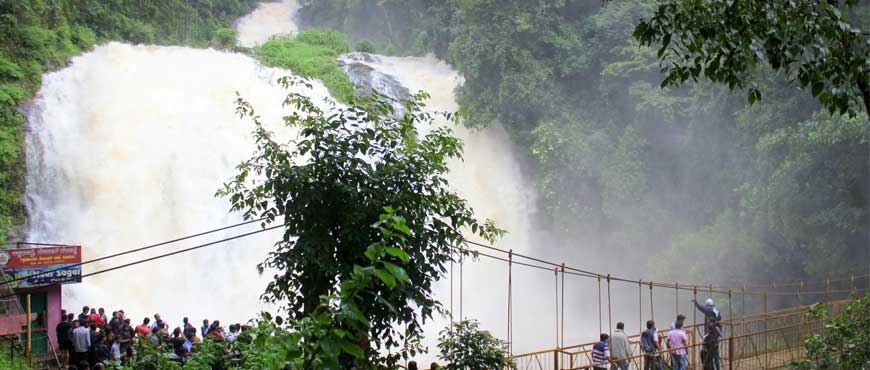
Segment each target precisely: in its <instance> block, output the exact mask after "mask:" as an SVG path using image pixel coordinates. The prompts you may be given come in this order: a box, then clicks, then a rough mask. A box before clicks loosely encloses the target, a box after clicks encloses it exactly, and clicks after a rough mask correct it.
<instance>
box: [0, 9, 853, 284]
mask: <svg viewBox="0 0 870 370" xmlns="http://www.w3.org/2000/svg"><path fill="white" fill-rule="evenodd" d="M254 4H255V2H254V1H251V0H244V1H238V0H221V1H208V2H195V3H191V2H183V1H171V2H161V3H159V4H158V3H152V2H139V1H113V2H101V1H83V2H82V1H78V2H73V1H33V2H17V1H5V2H3V3H2V4H0V16H2V17H3V19H4V22H3V26H2V29H0V100H2V102H0V154H2V155H0V184H2V185H3V186H0V239H6V232H7V231H9V230H15V226H16V225H21V224H23V222H24V220H25V214H24V210H23V207H22V205H21V191H22V188H23V185H22V184H23V176H24V152H23V144H22V143H23V134H22V126H23V120H24V119H23V116H22V115H21V114H20V113H19V111H18V108H19V105H20V104H21V103H22V102H25V101H27V99H28V98H29V97H30V96H32V94H33V93H34V92H35V91H36V89H37V88H38V87H39V83H40V78H41V75H42V73H44V72H46V71H51V70H55V69H57V68H60V67H62V66H63V65H65V63H66V62H67V60H68V59H69V58H70V57H71V56H74V55H77V54H79V53H81V52H82V51H84V50H88V49H89V48H90V47H92V46H93V45H95V44H97V43H100V42H105V41H107V40H124V41H129V42H136V43H154V44H178V45H190V46H196V47H207V46H214V47H228V46H231V45H232V38H233V33H232V30H231V29H229V28H228V27H229V26H230V25H231V22H232V20H233V19H235V18H237V17H238V16H240V15H241V14H244V13H245V12H247V11H250V10H251V9H252V8H253V6H254ZM654 10H655V6H654V4H652V3H649V2H644V1H638V0H621V1H614V2H607V3H601V2H589V1H568V0H563V1H544V0H541V1H500V2H495V1H482V0H412V1H375V0H363V1H356V0H323V1H314V0H304V1H302V8H301V10H300V14H299V17H300V21H301V22H302V23H303V24H304V25H306V26H307V27H309V28H310V27H315V26H316V27H317V28H332V29H335V30H338V31H341V32H344V33H346V34H348V35H349V36H350V37H351V39H352V43H353V44H354V45H355V48H356V49H358V50H365V51H375V52H378V53H383V54H393V55H422V54H425V53H429V52H432V53H434V54H435V55H436V56H438V57H439V58H442V59H444V60H447V61H448V62H449V63H451V64H452V65H454V66H455V67H456V68H457V69H458V70H459V71H460V72H461V74H462V75H463V77H464V79H465V83H464V84H463V85H462V86H461V88H460V89H459V91H457V94H458V97H459V100H460V102H461V106H462V110H463V113H464V114H465V115H466V117H467V120H466V123H467V124H470V125H474V126H485V125H488V124H491V123H492V122H498V123H500V124H502V125H504V126H505V127H506V128H507V129H508V130H509V132H510V133H511V135H512V138H513V139H514V141H515V142H516V143H517V144H518V146H519V148H520V149H521V150H522V155H523V157H524V159H525V162H524V163H525V170H526V172H527V173H528V175H529V176H530V177H531V178H533V179H534V182H535V185H536V188H537V190H538V193H539V195H540V208H541V209H540V212H538V214H539V216H540V217H539V218H540V220H539V222H538V225H536V227H538V228H540V229H542V230H543V232H546V233H549V234H552V235H556V236H557V237H554V240H569V241H572V242H571V243H570V244H572V245H594V246H596V250H598V251H600V253H602V257H604V259H606V260H609V261H612V263H613V264H614V265H632V266H644V267H645V268H648V269H651V270H653V272H654V274H655V276H657V278H662V279H670V278H677V277H686V276H688V277H693V278H697V279H698V280H699V281H700V280H703V281H727V280H733V281H743V280H746V279H750V280H751V279H752V278H757V279H772V280H790V279H795V278H798V279H799V278H812V277H819V276H827V275H848V274H851V273H858V272H863V266H861V264H855V263H850V261H855V260H856V258H857V260H862V261H863V260H866V259H867V258H868V256H867V248H866V245H867V244H868V243H870V238H868V231H867V227H866V226H867V222H868V216H867V208H868V191H867V189H868V180H867V179H868V165H867V158H868V145H867V139H868V125H867V124H866V118H865V117H864V116H862V115H852V116H850V115H848V114H843V115H841V114H831V113H829V112H828V111H827V110H826V109H824V106H823V104H821V103H819V101H818V100H817V99H815V98H814V97H813V96H812V95H813V94H810V93H809V92H808V91H803V90H801V89H800V88H799V87H798V86H795V85H793V84H788V83H787V82H786V81H785V78H784V77H783V73H780V72H777V71H775V70H773V69H771V68H765V67H763V66H762V67H760V68H758V71H757V73H755V74H753V75H752V76H750V77H751V80H752V81H753V86H754V87H755V88H757V90H758V93H760V96H761V97H762V99H761V100H760V101H758V102H755V104H749V103H748V102H747V98H746V94H745V93H744V92H743V91H740V90H739V89H738V90H734V91H732V90H730V89H729V88H728V87H724V86H721V85H719V84H714V83H711V82H707V81H705V80H704V79H701V80H699V81H698V82H695V83H690V84H686V85H682V86H671V87H667V88H665V89H660V88H659V85H660V84H661V82H662V79H663V78H664V75H663V74H662V73H661V72H660V64H659V61H658V60H657V58H656V50H655V49H654V48H651V47H645V46H641V45H640V44H639V43H638V42H637V41H636V40H635V39H634V38H632V33H633V31H634V29H635V26H636V25H637V23H638V21H639V20H640V19H643V18H648V17H650V16H651V15H652V14H653V12H654ZM853 13H854V14H852V16H853V19H854V20H855V22H859V23H860V24H864V23H866V22H870V15H868V13H867V8H866V7H860V6H859V7H857V8H854V9H853ZM309 34H310V35H313V37H318V36H319V35H322V34H320V33H313V34H311V33H309ZM326 35H327V36H329V37H332V39H330V41H329V42H330V43H332V45H327V44H326V43H323V42H322V40H320V41H317V40H315V41H314V43H315V44H316V43H318V42H320V44H319V45H324V46H323V47H320V46H318V47H319V49H318V48H311V47H308V46H302V47H300V45H307V44H305V43H304V42H301V41H299V40H298V39H283V40H274V41H272V42H270V43H267V44H266V45H264V46H263V47H261V48H258V49H257V50H256V51H255V54H256V55H257V56H258V57H259V58H260V59H261V60H263V61H264V63H266V64H269V65H274V66H282V67H290V68H293V69H294V70H297V69H298V70H300V71H301V72H302V73H303V75H308V76H312V77H319V78H322V79H324V80H325V81H326V82H327V85H328V86H330V88H331V89H332V90H333V93H335V94H336V96H338V97H339V98H340V99H342V100H346V99H347V96H348V95H349V93H350V92H349V89H350V87H349V82H348V81H347V79H346V77H345V76H343V75H341V73H340V71H339V70H338V69H337V68H335V67H334V66H332V65H329V63H324V62H323V60H326V61H327V62H328V61H329V60H332V59H334V57H335V56H336V55H337V53H340V52H344V51H346V46H342V45H341V43H342V42H341V41H340V40H338V39H336V38H335V35H331V34H329V33H326ZM303 36H304V33H303ZM309 41H311V40H309ZM335 45H338V46H335ZM297 51H304V53H301V54H300V53H297ZM318 58H319V59H318ZM324 58H325V59H324ZM312 61H314V62H312ZM309 62H311V63H309ZM564 248H572V246H571V245H565V246H564ZM639 248H640V249H642V250H644V251H645V253H642V254H641V253H628V252H629V251H633V250H638V249H639ZM729 261H731V262H736V261H740V262H741V263H740V264H739V266H741V267H742V268H741V269H733V268H725V266H729V265H731V263H726V262H729ZM689 262H690V263H689ZM677 266H680V267H678V268H677ZM759 271H764V272H765V273H764V275H763V276H752V275H753V274H758V272H759Z"/></svg>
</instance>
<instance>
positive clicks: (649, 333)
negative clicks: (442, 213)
mask: <svg viewBox="0 0 870 370" xmlns="http://www.w3.org/2000/svg"><path fill="white" fill-rule="evenodd" d="M692 302H693V303H694V304H695V306H696V307H697V309H698V310H699V311H701V312H702V313H703V314H704V337H703V345H702V349H701V361H702V363H703V366H704V370H720V369H721V365H720V358H719V339H720V337H721V335H722V325H721V323H720V321H721V320H722V316H721V314H720V313H719V310H718V308H716V305H715V304H714V303H713V300H712V299H707V300H706V302H705V303H704V304H703V305H701V304H699V303H698V302H696V301H695V300H692ZM61 314H62V321H61V322H60V324H58V325H57V328H56V330H57V338H58V346H59V349H60V355H61V362H62V364H63V365H62V366H63V369H66V370H103V369H105V368H106V366H108V364H109V362H110V361H112V362H113V363H122V364H123V363H127V362H128V361H129V360H130V359H132V358H133V356H135V350H134V343H135V341H137V340H138V341H140V343H142V344H148V343H150V344H151V345H153V347H155V348H160V349H165V350H167V351H168V352H170V353H169V355H168V357H169V359H170V360H174V361H178V362H181V363H184V362H185V361H186V360H187V358H189V357H190V355H191V353H192V352H193V351H194V346H196V345H197V343H201V342H202V341H203V340H204V339H206V338H207V339H213V340H221V341H227V342H229V343H233V342H235V341H236V340H237V339H238V338H239V335H240V334H241V332H242V331H243V330H244V329H245V327H243V326H242V325H241V324H238V323H237V324H233V325H230V326H229V330H225V329H224V328H223V327H222V326H221V323H220V321H218V320H215V321H213V322H211V323H209V320H203V321H202V326H201V327H200V328H199V329H197V328H196V327H194V325H193V324H191V323H190V321H189V320H188V318H187V317H185V318H184V319H183V320H182V321H183V322H182V325H181V326H178V327H176V328H175V329H173V330H172V331H171V332H170V330H169V328H170V326H169V324H167V323H166V322H165V321H164V320H163V319H162V318H161V316H160V314H159V313H158V314H154V319H153V320H152V319H151V318H149V317H146V318H144V319H143V320H142V323H141V324H138V325H135V326H134V325H133V323H132V322H131V321H130V319H129V318H127V317H126V315H125V313H124V310H118V311H115V312H112V315H111V317H109V316H107V315H106V312H105V310H104V309H103V308H102V307H101V308H99V309H94V308H90V307H88V306H85V307H83V308H82V312H81V313H79V314H78V316H76V315H75V314H72V313H70V314H67V312H66V310H63V311H61ZM685 320H686V316H685V315H682V314H679V315H677V317H676V320H674V322H673V323H671V328H670V331H668V333H667V335H666V336H665V337H664V338H660V336H659V331H658V330H657V329H656V324H655V322H654V321H652V320H650V321H647V322H646V330H644V331H643V332H642V333H641V336H640V348H641V351H642V352H643V359H644V361H643V362H644V370H663V365H662V354H663V352H665V351H664V350H663V348H664V347H663V346H662V344H666V345H667V348H668V350H667V352H669V353H670V359H671V368H672V369H673V370H685V369H686V368H687V366H688V359H687V354H688V348H689V337H688V335H687V334H686V332H685V330H684V325H685ZM599 339H600V340H599V341H598V342H597V343H595V345H593V347H592V353H591V354H592V362H593V366H594V367H593V369H595V370H607V369H608V367H609V368H610V370H617V369H618V370H628V367H629V359H630V358H631V357H632V356H633V355H632V353H631V347H630V346H629V341H628V336H626V334H625V324H623V323H621V322H619V323H617V324H616V330H614V331H613V335H612V336H611V335H608V334H605V333H602V334H601V335H600V338H599ZM663 342H664V343H663ZM407 368H408V370H417V364H416V362H413V361H411V362H410V363H408V366H407ZM430 369H439V366H438V364H437V363H432V364H431V365H430Z"/></svg>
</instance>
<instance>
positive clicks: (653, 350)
mask: <svg viewBox="0 0 870 370" xmlns="http://www.w3.org/2000/svg"><path fill="white" fill-rule="evenodd" d="M640 349H641V350H642V351H643V353H644V354H645V356H644V361H643V363H644V365H643V369H644V370H662V369H663V366H662V359H661V358H660V357H659V350H660V348H659V333H658V332H657V331H656V323H655V321H652V320H649V321H647V322H646V330H645V331H644V332H643V333H641V334H640ZM653 364H655V365H653Z"/></svg>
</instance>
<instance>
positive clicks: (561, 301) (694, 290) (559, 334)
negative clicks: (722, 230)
mask: <svg viewBox="0 0 870 370" xmlns="http://www.w3.org/2000/svg"><path fill="white" fill-rule="evenodd" d="M464 243H465V247H463V248H459V251H460V252H462V253H463V254H466V253H471V254H474V255H475V256H479V257H485V258H489V259H493V260H498V261H502V262H506V263H507V265H508V277H507V278H508V287H507V289H508V292H507V295H508V302H507V328H508V329H507V338H506V339H507V342H508V343H509V345H508V353H509V355H510V356H511V357H512V358H522V357H523V356H533V357H534V356H536V355H540V354H546V353H556V354H558V353H559V351H562V350H565V349H568V348H573V347H577V346H568V347H566V346H565V312H566V311H565V307H564V306H565V293H564V290H565V276H566V275H568V276H577V277H583V278H590V279H594V280H595V282H596V283H597V290H598V323H599V324H598V326H599V333H605V332H607V333H611V335H612V332H611V330H612V327H613V312H612V304H611V298H612V284H613V283H615V282H619V283H627V284H635V285H637V287H638V324H639V327H641V328H642V327H643V326H642V323H643V311H644V309H643V306H644V303H643V289H644V288H645V287H646V288H648V289H649V302H648V304H649V314H650V316H649V317H650V318H653V317H655V310H654V307H655V304H654V294H653V291H654V288H659V289H667V290H673V292H674V297H675V304H674V307H675V315H676V314H677V313H679V302H680V298H679V297H680V292H681V291H689V292H691V295H692V298H693V300H697V297H698V294H699V293H702V294H703V293H706V294H708V295H709V296H711V297H712V296H713V295H715V294H719V295H726V296H727V304H728V311H727V312H728V316H733V312H734V311H733V309H734V308H733V303H734V302H733V299H734V297H735V296H736V297H740V298H741V302H740V304H741V313H743V314H744V315H745V313H746V308H745V306H746V300H747V297H755V298H757V299H763V305H764V313H762V314H761V315H762V316H763V317H768V316H769V312H768V298H769V297H771V298H780V299H783V298H789V297H792V298H796V299H797V304H796V306H797V307H798V308H805V307H806V306H804V305H803V298H804V297H811V298H815V299H813V300H814V301H828V300H830V297H832V296H835V297H836V296H839V295H843V294H851V295H855V294H858V293H859V292H865V293H866V291H867V289H863V288H858V284H857V281H858V280H860V279H867V280H868V284H870V274H864V275H858V276H855V275H853V276H849V277H838V278H833V279H832V278H826V279H823V280H813V281H804V280H801V281H795V282H786V283H770V284H757V283H754V284H749V283H743V284H738V285H714V284H706V285H702V284H685V283H682V284H681V283H679V282H677V283H673V284H669V283H667V284H666V283H655V282H653V281H652V280H643V279H629V278H626V277H621V276H614V275H611V274H604V273H597V272H593V271H588V270H585V269H580V268H576V267H573V266H569V265H567V264H566V263H565V262H554V261H548V260H546V259H542V258H538V257H533V256H529V255H524V254H519V253H516V252H514V251H513V250H504V249H501V248H498V247H495V246H491V245H487V244H483V243H478V242H474V241H469V240H465V241H464ZM473 247H479V248H484V249H488V250H490V251H493V252H497V253H495V254H492V253H485V252H483V251H481V250H480V249H479V248H478V249H472V248H473ZM498 253H501V254H502V255H506V256H505V257H506V258H505V257H501V256H498V255H496V254H498ZM517 259H522V260H523V261H518V260H517ZM459 263H460V266H462V264H463V258H462V257H460V258H459ZM513 265H518V266H523V267H528V268H532V269H537V270H541V271H550V272H554V274H555V275H556V279H555V286H556V289H555V290H556V297H555V301H556V310H555V322H556V335H555V337H556V342H555V343H556V347H555V349H550V350H544V351H539V352H532V353H526V354H521V355H514V353H513V343H514V338H513V334H514V325H513V313H514V310H513V307H512V305H513V268H512V267H513ZM460 271H462V270H461V267H460ZM560 274H561V278H560V276H559V275H560ZM453 279H454V277H453V274H452V273H451V275H450V281H451V283H450V284H451V307H450V312H453V308H454V307H453V304H452V301H453V295H452V286H453ZM461 280H462V276H461V274H460V283H459V284H460V287H461V286H462V281H461ZM843 282H849V283H850V285H849V287H848V288H843V287H841V288H839V289H835V288H833V286H834V285H836V284H840V285H842V284H841V283H843ZM602 283H604V284H605V285H606V291H604V290H603V289H602V288H603V287H602ZM818 284H824V290H822V289H817V290H808V287H809V286H811V285H818ZM789 288H793V289H794V291H777V290H779V289H789ZM868 289H870V287H868ZM605 292H606V298H607V304H606V310H607V319H608V320H607V321H608V326H607V330H606V331H605V329H604V327H603V326H604V325H603V321H604V320H603V313H604V309H605V305H604V299H603V298H604V296H603V293H605ZM819 297H825V298H824V299H819ZM459 302H460V312H462V308H461V306H462V297H461V289H460V299H459ZM691 310H692V312H693V322H695V323H697V322H698V318H697V310H695V309H694V307H692V308H691ZM460 318H461V319H464V317H463V316H462V315H460ZM451 321H452V315H451ZM727 321H728V320H726V322H727ZM765 325H766V321H765ZM744 326H745V325H744ZM701 327H702V325H689V326H687V328H689V329H692V330H691V334H690V338H692V340H693V343H694V342H695V341H696V338H697V337H698V336H699V335H700V333H701V330H700V328H701ZM765 329H767V328H766V327H765ZM744 331H745V330H744ZM731 336H734V335H733V333H729V337H731ZM592 343H594V342H592ZM585 345H587V346H588V345H589V344H588V343H587V344H585ZM579 346H583V345H579ZM554 351H555V352H554ZM553 357H554V360H556V359H557V358H558V355H554V356H553ZM539 360H540V359H539V358H536V361H537V362H541V361H539ZM544 362H548V361H544ZM554 369H555V368H554Z"/></svg>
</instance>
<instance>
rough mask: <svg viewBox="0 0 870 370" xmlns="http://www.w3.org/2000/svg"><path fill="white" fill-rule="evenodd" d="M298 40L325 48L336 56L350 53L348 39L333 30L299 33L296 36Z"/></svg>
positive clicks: (312, 30)
mask: <svg viewBox="0 0 870 370" xmlns="http://www.w3.org/2000/svg"><path fill="white" fill-rule="evenodd" d="M296 40H297V41H299V42H304V43H306V44H309V45H320V46H325V47H327V48H328V49H330V50H332V51H333V52H335V53H336V54H342V53H347V52H350V43H349V42H348V41H347V37H345V36H344V35H343V34H341V33H340V32H337V31H333V30H320V29H316V28H312V29H309V30H305V31H302V32H299V33H298V34H297V35H296Z"/></svg>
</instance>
